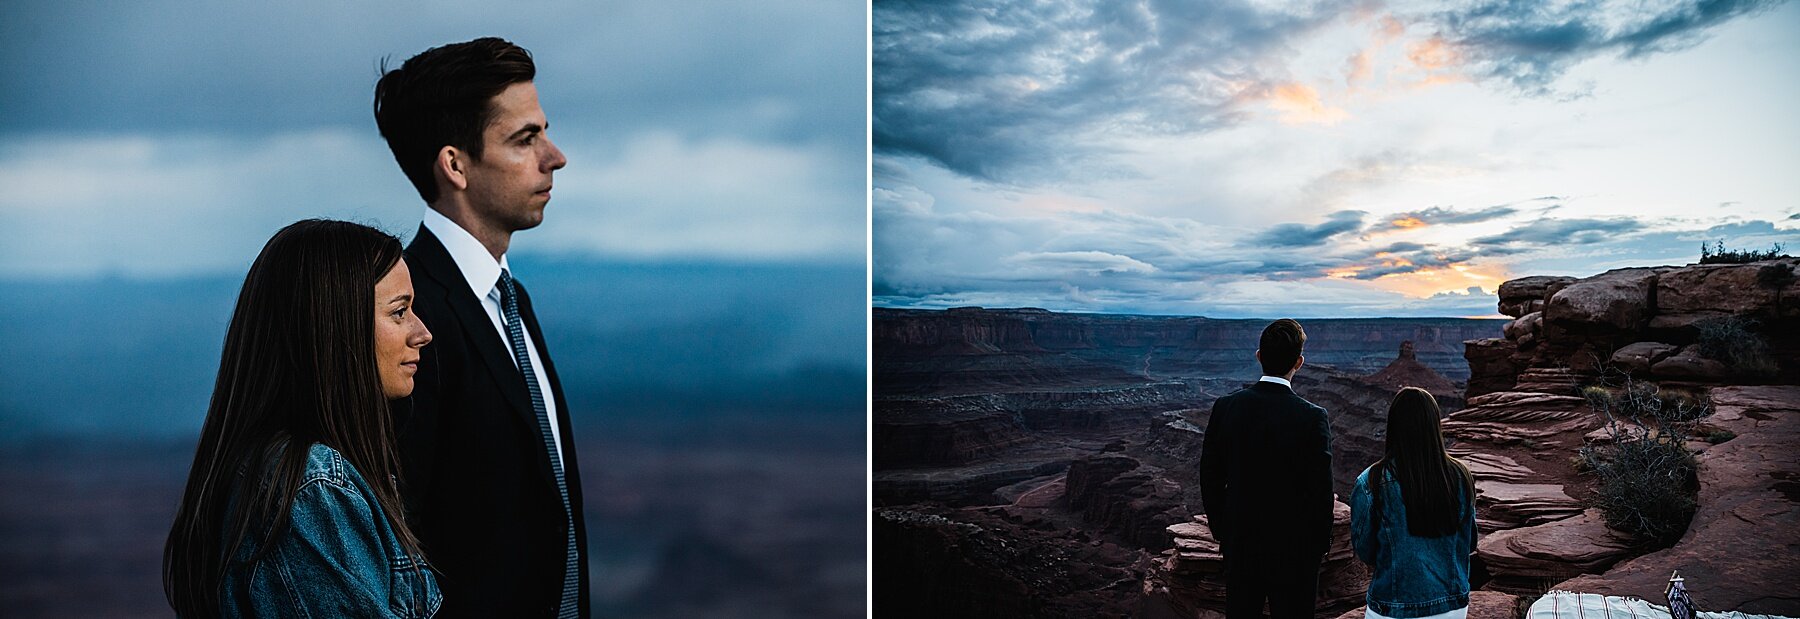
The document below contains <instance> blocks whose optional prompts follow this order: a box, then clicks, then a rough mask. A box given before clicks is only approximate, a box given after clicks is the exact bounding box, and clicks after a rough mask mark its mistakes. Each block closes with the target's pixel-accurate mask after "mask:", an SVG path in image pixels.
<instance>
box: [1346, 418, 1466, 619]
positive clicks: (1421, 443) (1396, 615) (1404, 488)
mask: <svg viewBox="0 0 1800 619" xmlns="http://www.w3.org/2000/svg"><path fill="white" fill-rule="evenodd" d="M1439 417H1441V413H1440V411H1439V410H1438V405H1437V399H1436V398H1434V397H1432V395H1431V393H1430V392H1427V391H1425V390H1424V389H1420V388H1418V387H1407V388H1404V389H1401V390H1400V393H1397V394H1394V401H1393V403H1392V404H1390V405H1389V406H1388V420H1387V447H1386V452H1385V455H1384V456H1383V457H1382V458H1381V460H1379V461H1377V462H1375V464H1374V465H1372V466H1370V467H1369V468H1368V469H1367V470H1364V471H1363V472H1362V474H1361V475H1359V476H1357V478H1356V489H1355V490H1352V491H1351V493H1350V540H1351V543H1352V544H1353V545H1354V546H1355V547H1356V557H1357V558H1358V559H1361V560H1362V562H1363V563H1367V564H1369V566H1370V567H1372V568H1373V572H1374V573H1373V575H1372V577H1371V578H1370V581H1369V592H1368V596H1367V601H1368V608H1367V610H1366V611H1365V612H1366V614H1367V615H1368V616H1369V617H1370V618H1371V619H1375V618H1380V617H1391V618H1393V619H1418V618H1421V617H1423V618H1428V619H1463V618H1464V617H1466V616H1467V615H1468V606H1469V554H1470V553H1471V552H1474V550H1475V479H1474V478H1473V477H1472V476H1470V475H1469V468H1468V467H1466V466H1464V465H1463V463H1461V462H1458V461H1457V460H1456V459H1455V458H1452V457H1450V455H1449V454H1448V453H1445V451H1444V437H1443V433H1442V430H1441V428H1440V426H1439V423H1438V420H1439Z"/></svg>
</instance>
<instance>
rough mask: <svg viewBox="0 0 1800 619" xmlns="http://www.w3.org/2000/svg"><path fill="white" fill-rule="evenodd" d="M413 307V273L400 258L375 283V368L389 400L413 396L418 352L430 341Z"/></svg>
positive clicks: (429, 332) (428, 334)
mask: <svg viewBox="0 0 1800 619" xmlns="http://www.w3.org/2000/svg"><path fill="white" fill-rule="evenodd" d="M412 304H413V286H412V272H411V271H409V270H407V268H406V260H405V259H401V260H399V261H397V262H395V263H394V268H392V269H388V272H387V275H383V276H382V277H381V281H379V282H375V365H376V367H377V368H378V369H379V373H380V375H381V392H382V393H383V394H385V395H387V397H388V399H390V400H397V399H400V398H404V397H406V396H409V395H412V391H413V374H414V373H416V372H418V371H419V349H420V348H424V347H425V345H426V344H428V343H430V342H431V331H430V330H427V329H426V328H425V323H423V322H420V321H419V317H418V316H416V315H414V314H413V312H412Z"/></svg>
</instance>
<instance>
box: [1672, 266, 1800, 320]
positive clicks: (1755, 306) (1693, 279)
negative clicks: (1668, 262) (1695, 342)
mask: <svg viewBox="0 0 1800 619" xmlns="http://www.w3.org/2000/svg"><path fill="white" fill-rule="evenodd" d="M1780 265H1786V266H1787V267H1788V268H1795V267H1800V260H1796V259H1794V258H1785V259H1781V260H1770V261H1764V262H1754V263H1749V264H1699V265H1693V266H1689V267H1685V268H1681V269H1676V270H1673V271H1670V272H1668V273H1666V274H1664V276H1663V277H1662V278H1660V279H1658V281H1657V285H1656V301H1657V303H1656V304H1657V310H1658V315H1657V317H1656V318H1655V319H1653V323H1654V324H1652V325H1651V326H1652V327H1655V328H1658V329H1670V330H1678V329H1682V328H1685V327H1691V326H1692V325H1693V324H1694V323H1695V322H1698V321H1701V320H1705V319H1708V318H1719V317H1724V316H1755V315H1772V314H1774V313H1775V309H1776V304H1777V295H1779V296H1780V300H1781V307H1780V310H1781V311H1780V314H1781V316H1782V318H1784V319H1786V318H1793V317H1795V316H1800V302H1797V301H1800V280H1796V281H1794V282H1790V283H1789V284H1788V285H1787V287H1785V288H1782V289H1780V290H1776V289H1773V288H1768V287H1765V286H1763V285H1762V283H1761V282H1760V281H1759V278H1758V273H1759V272H1761V271H1762V270H1763V269H1766V268H1780Z"/></svg>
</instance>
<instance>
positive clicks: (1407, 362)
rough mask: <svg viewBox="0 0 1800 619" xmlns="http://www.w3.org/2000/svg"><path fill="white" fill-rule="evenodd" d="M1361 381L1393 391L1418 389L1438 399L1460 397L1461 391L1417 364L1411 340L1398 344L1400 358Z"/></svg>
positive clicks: (1421, 364)
mask: <svg viewBox="0 0 1800 619" xmlns="http://www.w3.org/2000/svg"><path fill="white" fill-rule="evenodd" d="M1363 380H1364V381H1367V382H1368V383H1369V384H1372V385H1376V386H1378V387H1385V388H1388V389H1390V390H1394V391H1398V390H1400V388H1402V387H1418V388H1420V389H1424V390H1426V391H1429V392H1431V394H1432V395H1435V396H1439V397H1457V396H1460V395H1462V394H1461V391H1462V389H1461V388H1460V387H1457V386H1456V383H1453V382H1450V379H1448V378H1444V375H1443V374H1439V373H1437V371H1436V370H1433V369H1431V367H1430V366H1427V365H1425V364H1423V363H1420V362H1419V359H1418V357H1417V355H1415V354H1414V353H1413V343H1412V340H1406V341H1402V342H1400V356H1399V357H1396V358H1395V359H1394V361H1393V363H1389V364H1387V367H1384V368H1381V371H1379V372H1376V373H1374V374H1370V375H1369V376H1367V377H1365V378H1364V379H1363Z"/></svg>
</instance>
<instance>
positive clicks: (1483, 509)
mask: <svg viewBox="0 0 1800 619" xmlns="http://www.w3.org/2000/svg"><path fill="white" fill-rule="evenodd" d="M1583 508H1584V506H1583V505H1582V504H1581V502H1580V501H1577V500H1575V498H1574V497H1571V496H1569V494H1568V492H1566V491H1565V490H1564V489H1563V487H1562V485H1560V484H1515V483H1506V482H1499V481H1477V482H1475V509H1476V518H1475V525H1476V527H1477V528H1479V529H1481V530H1482V531H1499V530H1505V529H1516V528H1519V527H1529V526H1533V525H1538V524H1543V523H1546V522H1551V521H1555V520H1561V519H1563V518H1568V517H1570V516H1573V515H1575V514H1579V513H1581V511H1582V509H1583Z"/></svg>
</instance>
